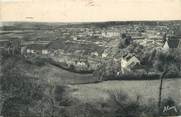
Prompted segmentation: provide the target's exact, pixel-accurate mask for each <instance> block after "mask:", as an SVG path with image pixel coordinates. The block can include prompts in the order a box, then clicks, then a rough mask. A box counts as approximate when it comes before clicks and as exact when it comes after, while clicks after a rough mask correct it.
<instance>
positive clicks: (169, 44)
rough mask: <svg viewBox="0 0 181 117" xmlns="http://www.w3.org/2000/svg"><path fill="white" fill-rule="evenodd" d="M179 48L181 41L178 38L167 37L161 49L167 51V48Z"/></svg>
mask: <svg viewBox="0 0 181 117" xmlns="http://www.w3.org/2000/svg"><path fill="white" fill-rule="evenodd" d="M180 48H181V41H180V39H169V40H167V41H165V43H164V45H163V48H162V49H163V50H164V51H169V50H173V51H174V50H178V49H180Z"/></svg>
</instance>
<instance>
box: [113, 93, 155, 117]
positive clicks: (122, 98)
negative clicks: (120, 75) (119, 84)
mask: <svg viewBox="0 0 181 117" xmlns="http://www.w3.org/2000/svg"><path fill="white" fill-rule="evenodd" d="M140 98H141V97H140V96H137V100H135V101H133V100H131V99H130V98H129V97H128V95H127V94H126V93H124V92H122V91H115V92H110V102H111V106H112V108H114V109H115V110H114V114H113V116H114V117H147V116H149V117H155V116H157V114H158V112H157V110H158V108H157V106H156V104H155V103H152V104H149V105H145V104H141V102H140V100H141V99H140Z"/></svg>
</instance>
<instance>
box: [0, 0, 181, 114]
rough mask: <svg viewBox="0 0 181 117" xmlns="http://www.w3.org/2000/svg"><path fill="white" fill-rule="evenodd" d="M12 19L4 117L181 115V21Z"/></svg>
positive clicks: (0, 77)
mask: <svg viewBox="0 0 181 117" xmlns="http://www.w3.org/2000/svg"><path fill="white" fill-rule="evenodd" d="M4 1H6V0H4ZM7 1H8V0H7ZM7 1H6V2H7ZM9 1H11V0H9ZM9 1H8V2H9ZM98 1H99V0H98ZM115 1H116V0H115ZM118 1H119V0H118ZM122 1H124V0H122ZM138 1H139V0H138ZM141 1H142V0H141ZM153 1H154V0H153ZM162 1H163V0H162ZM166 1H167V0H166ZM167 2H168V1H167ZM81 3H82V4H84V5H88V6H86V7H91V8H92V7H97V6H96V5H97V4H96V2H94V1H91V0H90V1H89V0H88V1H86V0H85V1H84V0H83V1H82V2H81ZM8 4H9V3H8ZM98 7H99V5H98ZM2 8H3V7H2ZM32 8H33V7H32ZM32 8H30V9H32ZM180 8H181V4H180ZM5 9H7V7H4V10H5ZM78 9H80V8H78ZM115 9H116V8H115ZM4 10H2V11H4ZM51 10H52V9H51ZM55 10H56V9H55ZM16 11H17V13H20V12H18V10H16ZM25 11H26V10H25ZM37 12H38V11H37ZM47 12H48V11H47ZM97 12H98V11H97ZM0 13H4V14H5V12H0ZM10 13H11V12H9V13H8V14H7V15H4V19H3V17H2V19H3V20H4V21H2V22H0V117H164V116H167V117H177V116H179V115H181V19H180V20H178V19H176V20H170V19H169V20H162V19H158V20H155V19H154V20H140V19H138V20H136V19H135V20H132V19H131V20H119V19H118V20H106V19H105V20H104V21H92V20H90V21H89V20H87V21H84V20H83V21H82V22H81V20H80V21H75V22H74V20H73V21H72V22H70V21H67V22H66V21H64V20H62V21H61V20H60V21H57V20H56V21H44V20H42V21H34V18H35V19H36V17H35V16H31V15H27V16H26V17H24V18H25V20H20V21H16V20H15V21H13V20H6V18H7V19H8V18H10V17H11V14H10ZM25 13H28V12H27V11H26V12H24V11H23V9H22V14H25ZM49 13H50V12H49ZM15 14H16V13H15ZM34 14H35V13H34ZM37 14H38V13H37ZM55 15H57V13H56V14H55ZM64 15H67V14H64ZM99 15H101V13H99ZM103 15H104V14H103ZM142 15H143V14H142ZM147 15H149V14H147ZM2 16H3V14H2ZM36 16H37V15H36ZM51 16H53V14H51ZM17 17H19V15H18V14H17ZM85 17H86V16H85Z"/></svg>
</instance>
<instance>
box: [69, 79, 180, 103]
mask: <svg viewBox="0 0 181 117" xmlns="http://www.w3.org/2000/svg"><path fill="white" fill-rule="evenodd" d="M159 84H160V81H159V80H137V81H134V80H132V81H105V82H101V83H92V84H83V85H69V87H71V88H72V89H74V90H75V91H74V92H73V93H72V94H71V96H73V97H75V98H78V99H80V100H81V101H84V102H100V101H106V100H107V99H109V92H115V91H121V92H124V93H125V94H127V95H128V96H129V97H130V98H131V99H132V100H136V99H137V98H138V97H139V99H140V101H141V102H142V103H144V104H147V103H149V102H157V101H158V95H159ZM180 84H181V79H166V80H164V82H163V95H162V98H163V99H164V98H168V97H171V98H173V99H174V100H175V102H176V103H177V104H180V105H181V86H180Z"/></svg>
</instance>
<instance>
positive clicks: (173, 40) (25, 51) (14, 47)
mask: <svg viewBox="0 0 181 117" xmlns="http://www.w3.org/2000/svg"><path fill="white" fill-rule="evenodd" d="M176 26H177V25H176ZM176 26H175V27H176ZM173 27H174V26H172V25H171V26H170V25H169V24H167V25H163V24H160V25H159V24H158V25H157V26H154V27H153V26H151V25H145V24H133V25H130V24H129V25H116V26H110V27H98V28H96V27H95V26H91V27H86V26H76V25H75V26H74V25H73V26H68V27H63V28H62V27H59V28H58V27H56V28H55V29H53V30H50V31H49V32H47V33H52V34H51V35H53V34H54V33H56V35H54V36H55V38H54V39H48V38H44V36H43V37H40V36H39V37H36V38H35V37H33V38H27V39H24V38H25V35H22V34H21V30H19V31H14V30H13V32H12V33H15V34H16V36H17V38H14V37H13V38H11V35H10V34H9V33H10V32H11V31H9V30H8V32H6V31H4V32H3V31H2V32H1V34H2V35H3V36H2V37H3V38H2V39H1V40H0V44H1V49H3V48H5V49H7V52H9V53H10V52H11V53H13V54H16V52H18V53H19V54H21V55H23V56H24V57H26V58H31V57H34V56H40V57H45V58H51V59H53V60H54V61H55V62H57V63H60V64H62V65H64V67H66V68H67V69H69V68H70V69H72V67H74V69H77V70H76V71H80V72H81V71H94V70H96V69H97V68H98V67H99V64H100V63H101V61H105V60H108V59H113V60H115V61H116V62H119V63H120V67H121V71H122V72H123V73H124V72H125V71H130V69H131V68H132V67H133V66H135V65H137V64H140V63H141V62H140V60H139V58H137V57H136V56H135V55H134V53H127V55H125V54H122V55H119V54H118V52H119V51H122V50H123V49H121V48H120V47H119V46H120V45H122V46H125V45H126V44H127V46H129V45H131V44H132V43H137V44H138V45H140V46H142V47H143V48H155V49H158V50H161V51H165V52H168V51H170V50H173V49H177V48H180V44H179V43H181V42H180V38H181V36H177V35H175V34H174V31H173V30H172V28H173ZM43 28H44V27H43ZM40 29H41V28H40ZM48 30H49V28H48V29H46V28H45V29H44V31H45V32H46V31H48ZM26 31H27V33H28V32H30V34H31V33H32V30H29V29H26ZM36 33H37V35H40V34H41V33H42V32H40V31H39V30H36ZM38 33H40V34H38ZM57 33H58V35H57ZM26 35H27V34H26ZM115 55H117V56H118V57H114V56H115ZM118 74H119V73H118Z"/></svg>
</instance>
